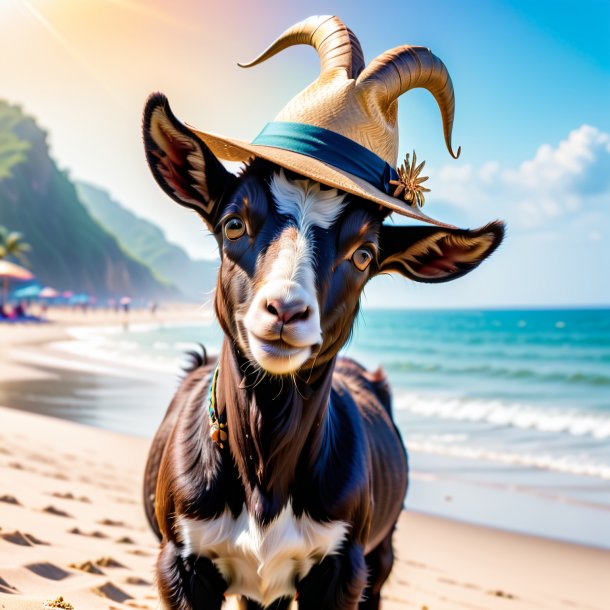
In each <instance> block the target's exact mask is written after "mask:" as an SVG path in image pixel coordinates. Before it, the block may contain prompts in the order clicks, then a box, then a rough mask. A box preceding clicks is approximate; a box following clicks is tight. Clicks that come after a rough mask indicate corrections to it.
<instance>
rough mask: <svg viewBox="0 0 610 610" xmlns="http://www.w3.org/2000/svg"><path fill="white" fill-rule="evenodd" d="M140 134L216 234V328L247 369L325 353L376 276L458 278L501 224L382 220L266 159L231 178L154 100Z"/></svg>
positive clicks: (278, 368)
mask: <svg viewBox="0 0 610 610" xmlns="http://www.w3.org/2000/svg"><path fill="white" fill-rule="evenodd" d="M144 138H145V144H146V151H147V157H148V161H149V164H150V166H151V169H152V171H153V175H154V176H155V178H156V179H157V181H158V182H159V184H160V185H161V187H162V188H163V189H164V190H165V191H166V192H167V193H168V194H169V195H170V196H171V197H172V198H173V199H175V200H176V201H178V203H180V204H182V205H185V206H187V207H191V208H193V209H195V210H196V211H197V212H198V213H199V214H200V215H201V216H202V217H203V219H204V220H205V221H206V223H207V224H208V226H209V227H210V229H211V230H212V231H213V232H214V235H215V237H216V239H217V241H218V245H219V249H220V252H221V265H220V272H219V277H218V286H217V291H216V311H217V313H218V317H219V320H220V322H221V324H222V326H223V328H224V330H225V332H226V333H227V334H228V335H229V336H230V337H231V339H232V340H233V341H234V343H235V344H236V346H237V347H238V349H239V351H240V352H241V353H242V354H243V355H244V356H245V357H246V358H247V359H248V360H249V361H250V362H251V363H252V364H254V365H255V366H257V367H258V368H261V369H263V370H264V371H267V372H269V373H272V374H276V375H290V374H294V373H296V372H297V371H299V370H302V369H309V368H312V367H314V366H318V365H322V364H324V363H326V362H328V361H329V360H331V359H332V358H333V357H334V356H335V355H336V354H337V352H338V351H339V350H340V349H341V347H342V346H343V345H344V343H345V342H346V340H347V338H348V337H349V334H350V332H351V328H352V324H353V321H354V318H355V315H356V313H357V311H358V304H359V299H360V294H361V292H362V289H363V287H364V285H365V283H366V282H367V280H368V279H370V278H371V277H372V276H373V275H375V274H376V273H379V272H380V271H396V272H399V273H401V274H402V275H405V276H407V277H409V278H410V279H413V280H416V281H423V282H441V281H447V280H451V279H455V278H457V277H460V276H462V275H464V274H465V273H467V272H468V271H470V270H472V269H474V268H475V267H476V266H477V265H478V264H479V263H480V262H481V261H482V260H483V259H484V258H486V257H487V256H488V255H489V254H491V252H492V251H493V250H494V249H495V248H496V247H497V246H498V245H499V243H500V241H501V240H502V236H503V226H502V225H501V223H492V224H490V225H488V226H486V227H484V228H483V229H480V230H478V231H460V230H447V229H438V228H435V227H423V226H420V227H404V226H385V225H383V224H382V221H383V219H384V217H385V216H386V215H387V210H384V209H381V208H379V206H377V205H375V204H373V203H371V202H369V201H365V200H362V199H359V198H357V197H354V196H352V195H349V194H346V193H342V192H339V191H337V190H335V189H331V188H327V187H325V186H321V185H320V184H318V183H316V182H313V181H311V180H308V179H305V178H302V177H300V176H296V175H294V174H291V173H289V172H285V171H284V170H282V169H281V168H279V167H278V166H275V165H273V164H271V163H267V162H261V161H255V162H254V163H252V164H251V166H250V167H248V168H246V170H245V171H244V172H243V173H242V175H241V176H239V177H237V176H234V175H233V174H230V173H229V172H227V171H226V170H225V169H224V167H223V166H222V165H221V164H220V162H219V161H218V160H217V159H216V158H215V157H214V155H213V154H212V153H211V151H210V150H209V149H208V148H207V147H206V146H205V144H203V142H201V141H200V140H199V139H198V138H197V137H196V136H195V135H194V134H192V132H190V130H188V129H187V128H185V127H184V126H183V125H182V124H181V123H180V122H178V121H177V120H176V119H175V117H174V116H173V115H172V113H171V110H170V109H169V105H168V103H167V100H166V99H165V98H164V97H163V96H161V95H154V96H152V97H151V98H150V99H149V101H148V104H147V106H146V109H145V113H144Z"/></svg>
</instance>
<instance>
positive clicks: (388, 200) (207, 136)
mask: <svg viewBox="0 0 610 610" xmlns="http://www.w3.org/2000/svg"><path fill="white" fill-rule="evenodd" d="M187 127H188V128H189V129H190V130H191V131H192V132H193V133H194V134H195V135H196V136H197V137H198V138H200V139H201V140H202V141H203V142H204V143H205V144H206V145H207V146H208V147H209V149H210V150H211V151H212V152H213V153H214V155H215V156H216V157H218V158H219V159H222V160H224V161H238V162H239V161H248V160H249V159H251V158H252V157H260V158H261V159H266V160H267V161H272V162H273V163H277V165H279V166H280V167H283V168H285V169H288V170H292V171H294V172H296V173H298V174H301V175H302V176H306V177H307V178H311V179H312V180H316V181H317V182H320V183H321V184H325V185H326V186H330V187H334V188H336V189H339V190H341V191H345V192H347V193H351V194H352V195H356V196H357V197H362V198H363V199H368V200H369V201H372V202H374V203H377V204H379V205H381V206H383V207H385V208H389V209H390V210H391V211H392V212H396V213H397V214H401V215H402V216H407V217H409V218H413V219H415V220H420V221H422V222H425V223H428V224H432V225H436V226H437V227H442V228H444V229H457V227H456V226H454V225H451V224H448V223H446V222H442V221H440V220H436V219H435V218H432V217H431V216H428V215H427V214H424V213H423V212H422V211H421V210H420V208H419V207H417V206H411V205H409V204H408V203H407V202H406V201H401V200H400V199H398V198H396V197H391V196H390V195H388V194H387V193H384V192H383V191H381V190H379V189H378V188H376V187H374V186H373V185H371V184H369V183H368V182H367V181H366V180H363V179H362V178H359V177H358V176H354V175H353V174H350V173H349V172H346V171H343V170H341V169H338V168H336V167H333V166H332V165H329V164H327V163H324V162H323V161H319V160H318V159H314V158H313V157H308V156H306V155H303V154H300V153H296V152H293V151H291V150H284V149H282V148H274V147H272V146H262V145H258V144H250V143H248V142H242V141H241V140H235V139H233V138H226V137H224V136H221V135H217V134H213V133H208V132H205V131H199V130H198V129H195V128H194V127H192V126H191V125H187Z"/></svg>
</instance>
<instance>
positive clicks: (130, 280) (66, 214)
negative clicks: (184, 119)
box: [0, 100, 179, 299]
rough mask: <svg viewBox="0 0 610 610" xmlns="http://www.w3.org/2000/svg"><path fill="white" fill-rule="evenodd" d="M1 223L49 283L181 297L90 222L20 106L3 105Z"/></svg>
mask: <svg viewBox="0 0 610 610" xmlns="http://www.w3.org/2000/svg"><path fill="white" fill-rule="evenodd" d="M0 225H4V226H6V227H8V228H9V229H10V230H11V231H19V232H21V233H23V235H24V238H25V240H26V241H27V242H28V243H29V244H31V246H32V250H31V252H29V253H28V259H29V261H30V263H31V270H32V272H33V273H34V274H35V275H36V278H37V279H38V280H39V281H40V282H41V283H42V284H46V285H51V286H53V287H55V288H57V289H59V290H73V291H76V292H88V293H92V294H96V295H97V296H98V297H109V296H120V295H129V296H131V297H142V298H155V299H169V298H174V299H175V298H177V297H179V293H178V291H177V290H176V288H175V287H174V286H172V285H171V284H170V283H169V282H167V281H166V280H164V279H162V278H161V277H160V276H157V275H155V273H154V272H153V271H151V269H150V268H149V267H147V266H146V265H145V264H143V263H141V262H140V261H138V260H136V258H134V257H133V256H132V255H130V254H129V253H128V252H126V251H125V250H124V249H123V248H122V247H121V245H120V244H119V242H118V241H117V239H116V238H115V237H114V236H113V235H112V234H111V233H110V232H108V230H107V229H104V228H103V227H101V226H100V225H99V224H98V223H97V222H96V221H95V220H94V219H93V218H92V217H91V215H90V214H89V212H88V211H87V210H86V208H85V207H84V206H83V204H82V203H81V202H80V200H79V198H78V195H77V193H76V190H75V187H74V185H73V184H72V182H71V181H70V179H69V178H68V176H67V174H66V173H65V172H64V171H61V170H60V169H58V167H57V165H56V164H55V162H54V161H53V159H51V157H50V156H49V150H48V145H47V134H46V133H45V132H44V131H43V130H42V129H41V128H40V127H38V125H37V124H36V122H35V121H34V119H33V118H32V117H29V116H27V115H25V114H24V113H23V111H22V110H21V108H20V107H18V106H13V105H10V104H8V103H7V102H5V101H2V100H0Z"/></svg>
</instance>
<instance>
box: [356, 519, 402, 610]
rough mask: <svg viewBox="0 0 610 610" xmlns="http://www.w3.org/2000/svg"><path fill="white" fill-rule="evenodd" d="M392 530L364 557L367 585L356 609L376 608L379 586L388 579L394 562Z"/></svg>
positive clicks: (379, 596)
mask: <svg viewBox="0 0 610 610" xmlns="http://www.w3.org/2000/svg"><path fill="white" fill-rule="evenodd" d="M393 533H394V532H393V531H392V532H390V534H388V536H386V537H385V538H384V539H383V540H382V541H381V542H380V543H379V544H378V545H377V546H376V547H375V548H374V549H373V550H372V551H371V552H370V553H369V554H368V555H367V556H366V557H365V558H364V559H365V561H366V567H367V570H368V585H367V587H366V589H365V590H364V595H363V597H362V601H361V602H360V605H359V606H358V610H378V609H379V604H380V600H381V587H382V586H383V583H384V582H385V581H386V580H387V579H388V576H389V575H390V572H391V571H392V565H393V564H394V549H393V548H392V535H393Z"/></svg>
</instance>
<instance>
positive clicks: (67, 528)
mask: <svg viewBox="0 0 610 610" xmlns="http://www.w3.org/2000/svg"><path fill="white" fill-rule="evenodd" d="M122 316H123V314H122V313H116V312H104V313H99V314H98V313H91V312H90V313H88V314H82V313H80V312H79V313H73V312H58V313H54V314H53V323H52V324H47V325H43V326H14V327H10V328H5V327H1V328H0V389H1V388H4V390H3V391H2V392H0V404H3V406H2V407H1V408H0V422H1V423H0V608H24V609H29V608H36V609H40V608H42V607H43V602H45V600H54V599H56V598H58V597H59V596H63V598H64V599H65V600H66V601H68V602H69V603H71V604H72V605H73V606H74V608H75V609H77V610H81V609H89V608H108V609H110V608H157V607H159V602H158V598H157V596H156V592H155V586H154V575H153V574H154V561H155V557H156V553H157V549H158V544H157V541H156V539H155V538H154V536H153V534H152V532H150V530H149V528H148V526H147V524H146V521H145V518H144V513H143V510H142V506H141V500H140V495H141V479H142V472H143V467H144V461H145V459H146V453H147V449H148V446H149V443H150V440H149V434H148V432H147V431H143V430H138V429H134V430H133V431H132V433H131V434H124V433H119V432H113V431H110V430H108V429H102V427H100V426H97V427H96V426H91V425H83V424H82V423H75V422H73V421H66V419H63V420H62V419H59V418H58V417H59V416H61V413H60V415H59V416H58V417H48V416H46V415H43V414H40V413H34V412H32V411H35V409H33V408H32V404H33V403H31V402H30V403H28V402H24V403H22V404H21V405H17V406H19V410H18V409H16V408H6V407H7V406H14V405H12V404H10V402H12V400H13V399H14V397H15V396H16V395H17V393H19V394H20V395H23V400H24V401H26V400H27V396H25V394H27V392H26V391H25V390H24V388H28V387H32V388H38V391H42V390H43V389H44V390H45V391H46V389H48V388H52V391H53V392H55V391H56V390H57V384H61V383H67V382H66V381H62V380H66V379H67V380H70V383H72V382H75V383H76V380H79V381H80V383H83V381H82V380H83V378H86V379H88V380H90V382H87V383H90V384H91V387H93V386H94V381H95V380H96V379H97V380H98V385H99V386H103V388H104V389H103V392H104V393H102V396H104V397H106V398H107V397H108V396H112V395H116V393H117V392H122V393H125V391H126V388H127V389H129V388H131V391H132V393H135V395H136V397H137V396H138V395H139V393H140V391H141V392H146V391H148V392H149V393H150V394H149V395H152V393H153V392H156V391H157V390H156V388H157V386H154V385H152V386H151V384H152V383H153V380H155V378H158V377H159V374H158V371H157V369H156V368H155V367H158V368H159V369H160V368H161V367H162V366H163V363H162V362H159V363H155V362H146V363H142V366H138V362H139V361H138V359H135V360H134V362H133V363H132V365H131V366H129V367H126V366H124V365H123V363H121V362H118V361H114V362H113V361H112V359H111V358H110V357H105V358H104V357H99V355H97V354H95V353H93V352H91V351H89V352H87V351H83V350H81V351H78V349H77V348H76V347H74V348H71V349H66V345H65V344H66V343H70V342H74V341H73V340H74V337H75V331H74V328H75V327H76V328H77V330H78V328H79V327H80V328H82V329H83V332H85V331H86V329H89V328H91V327H93V328H96V327H98V328H101V327H114V326H119V327H124V325H125V324H129V325H138V324H140V325H147V324H148V325H171V324H175V323H183V322H185V321H188V320H190V321H194V322H201V321H204V320H207V319H209V314H208V313H206V312H205V311H202V310H200V309H199V308H192V307H191V308H188V307H185V308H174V309H167V310H161V311H159V312H157V313H156V314H154V315H153V314H151V313H150V312H130V313H129V317H128V318H127V317H126V316H123V317H122ZM76 334H77V335H78V332H76ZM79 345H82V342H81V343H80V344H79ZM85 345H91V343H90V342H89V343H88V344H87V343H86V344H85ZM106 356H108V354H106ZM174 377H175V373H174V372H172V373H170V374H168V375H167V378H168V379H170V380H172V381H171V383H170V381H167V382H163V383H161V382H160V381H159V379H156V381H157V383H159V384H160V385H159V388H163V391H165V392H170V391H171V387H172V385H175V379H174ZM108 378H112V379H113V380H115V381H113V383H114V384H115V385H111V386H107V385H105V386H104V383H105V382H106V380H107V379H108ZM102 380H104V381H103V382H102ZM36 384H39V385H36ZM40 384H42V385H40ZM44 384H48V385H44ZM151 387H152V390H151V389H150V388H151ZM7 388H8V389H7ZM11 388H12V389H11ZM133 388H135V390H134V389H133ZM146 388H149V390H146ZM89 390H90V387H89V385H84V386H83V387H79V388H77V391H74V392H72V394H70V396H69V397H70V400H72V401H73V402H74V404H75V405H76V406H77V405H78V404H79V401H81V400H82V401H83V403H84V402H85V401H86V400H91V398H90V396H91V394H90V393H89V394H87V392H89ZM97 391H99V390H97ZM159 391H161V390H159ZM32 392H33V394H34V395H36V392H35V391H34V390H32ZM113 392H114V394H112V393H113ZM56 395H57V396H63V394H56ZM66 395H67V394H66ZM97 395H98V394H96V396H97ZM147 396H148V395H147ZM32 400H33V399H32ZM130 400H131V398H130ZM133 401H134V403H135V401H136V398H133ZM59 406H60V407H61V405H59ZM76 406H75V407H74V408H76ZM66 418H67V419H69V418H70V416H69V414H68V415H67V416H66ZM85 419H86V418H85ZM86 421H88V422H91V423H95V421H96V420H95V419H94V418H93V417H92V418H91V419H90V420H86ZM117 422H118V419H117ZM120 425H124V427H125V429H127V428H128V426H127V425H125V424H119V423H116V425H115V428H116V429H117V430H122V429H123V428H121V427H120ZM104 426H105V427H106V428H112V427H113V423H112V420H111V423H110V425H108V422H105V423H104ZM138 432H140V433H138ZM416 463H417V460H416ZM412 467H413V466H412ZM413 474H414V476H413V480H412V489H411V491H410V494H413V497H414V498H417V495H418V494H421V493H422V492H421V489H422V488H423V487H425V488H430V487H434V485H435V481H434V480H433V479H432V480H431V479H429V478H426V476H425V473H423V472H421V471H419V472H418V471H417V470H414V473H413ZM596 481H597V479H595V480H593V479H592V483H594V482H596ZM596 484H597V483H596ZM487 493H488V494H489V493H492V492H490V491H489V490H488V491H487ZM499 495H500V497H502V495H501V493H500V492H499ZM443 501H444V502H447V501H448V500H447V498H443ZM549 502H550V504H549V505H552V503H553V498H551V499H550V500H549ZM407 505H409V501H407ZM504 510H505V511H507V512H510V511H511V506H510V505H506V506H505V507H504ZM596 510H598V512H600V511H599V509H596ZM607 537H608V533H607V532H604V531H601V530H600V531H599V538H600V544H599V546H600V547H601V546H604V544H603V542H604V538H605V539H607ZM395 551H396V555H397V560H396V563H395V567H394V571H393V573H392V576H391V578H390V581H389V583H388V585H387V586H386V587H385V589H384V606H383V607H384V608H385V609H386V610H397V609H399V608H417V609H418V610H423V609H424V608H427V609H428V610H436V609H439V610H442V609H447V610H452V609H466V608H469V609H490V610H494V609H496V608H512V609H514V610H526V609H527V610H530V609H554V608H557V609H564V610H565V609H566V608H577V609H582V610H594V609H598V610H602V609H605V608H606V607H607V600H608V599H610V584H609V583H608V579H607V570H608V565H610V551H608V550H605V549H603V548H595V545H590V544H589V545H585V544H573V543H569V542H562V541H558V540H550V539H548V538H542V537H537V536H532V535H523V534H518V533H513V532H509V531H502V530H500V529H497V528H491V527H482V526H480V525H473V524H467V523H464V522H461V521H456V520H452V519H447V518H441V517H438V516H432V515H430V514H424V513H422V512H419V511H414V510H407V511H405V512H404V513H403V515H402V516H401V518H400V521H399V525H398V530H397V534H396V536H395Z"/></svg>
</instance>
